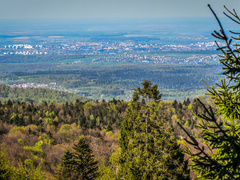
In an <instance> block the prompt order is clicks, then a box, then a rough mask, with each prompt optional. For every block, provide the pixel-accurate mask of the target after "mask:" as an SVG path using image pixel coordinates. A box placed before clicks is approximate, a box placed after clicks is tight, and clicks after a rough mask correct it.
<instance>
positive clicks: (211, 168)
mask: <svg viewBox="0 0 240 180" xmlns="http://www.w3.org/2000/svg"><path fill="white" fill-rule="evenodd" d="M208 6H209V8H210V10H211V11H212V13H213V15H214V16H215V18H216V20H217V22H218V24H219V26H220V31H219V32H218V31H214V33H212V35H213V36H214V37H216V38H217V39H218V40H222V41H224V42H225V45H224V46H220V45H219V44H218V43H217V42H216V44H217V46H218V50H220V51H221V52H222V53H223V55H220V63H221V64H222V65H223V66H224V67H223V70H224V71H223V74H224V75H225V76H226V79H221V78H220V76H219V78H220V83H216V86H217V88H216V87H215V86H214V85H212V87H209V86H208V85H207V84H206V83H205V84H206V85H207V86H208V95H209V96H210V97H211V98H212V99H213V100H214V103H215V105H216V106H217V110H216V112H214V110H213V108H212V107H211V106H207V105H205V104H204V103H203V102H202V101H201V100H199V99H198V100H197V101H198V103H200V104H201V106H202V107H203V109H204V111H205V113H204V114H197V116H198V119H199V125H198V127H199V128H200V130H201V134H202V137H203V139H204V140H203V142H201V143H200V142H199V141H198V140H197V139H196V138H194V137H193V136H191V135H190V134H189V133H188V132H187V131H186V130H185V129H184V128H183V127H182V126H181V125H180V126H181V127H182V129H183V130H184V131H185V132H186V134H187V135H188V138H187V139H185V140H186V142H187V143H189V145H190V146H192V147H193V148H194V149H195V150H194V152H195V153H194V152H193V151H191V150H190V148H188V150H187V153H188V154H189V155H190V160H191V166H192V169H193V170H195V171H197V173H198V177H199V178H202V179H240V121H239V118H240V91H239V88H240V76H239V75H240V56H239V52H240V49H239V46H240V44H238V41H239V40H240V39H239V33H236V32H233V31H230V33H232V36H231V37H232V38H229V37H228V36H227V34H226V33H225V31H224V29H223V26H222V24H221V22H220V20H219V18H218V17H217V15H216V14H215V12H214V11H213V10H212V8H211V6H210V5H208ZM225 9H226V11H227V13H225V12H224V14H225V15H226V16H227V17H228V18H230V19H231V20H232V21H233V22H236V23H237V24H240V18H239V16H238V15H237V13H236V11H235V10H233V11H229V10H228V9H227V8H226V7H225ZM236 35H237V36H238V37H237V38H236V37H234V36H236ZM233 41H234V44H232V43H233ZM216 115H218V116H221V118H220V119H218V118H216Z"/></svg>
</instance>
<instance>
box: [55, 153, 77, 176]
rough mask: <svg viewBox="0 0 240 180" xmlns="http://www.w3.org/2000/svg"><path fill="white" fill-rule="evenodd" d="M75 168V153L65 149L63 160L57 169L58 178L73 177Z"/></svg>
mask: <svg viewBox="0 0 240 180" xmlns="http://www.w3.org/2000/svg"><path fill="white" fill-rule="evenodd" d="M72 170H73V154H72V153H71V152H70V151H69V150H67V151H65V153H64V155H63V157H62V161H61V163H60V165H59V167H58V170H57V179H61V180H64V179H72Z"/></svg>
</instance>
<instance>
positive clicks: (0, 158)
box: [0, 149, 13, 180]
mask: <svg viewBox="0 0 240 180" xmlns="http://www.w3.org/2000/svg"><path fill="white" fill-rule="evenodd" d="M12 173H13V169H12V167H11V166H10V163H9V161H8V160H7V157H6V154H5V152H4V151H3V150H2V149H0V179H4V180H10V179H11V177H12Z"/></svg>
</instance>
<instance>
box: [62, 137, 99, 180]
mask: <svg viewBox="0 0 240 180" xmlns="http://www.w3.org/2000/svg"><path fill="white" fill-rule="evenodd" d="M73 149H74V152H72V153H71V152H70V151H66V152H65V153H64V155H63V158H62V162H61V164H60V167H59V168H58V179H71V180H73V179H74V180H77V179H79V180H92V179H95V178H96V177H97V176H98V165H97V163H98V162H97V161H95V160H94V155H93V154H92V150H91V149H90V147H89V145H88V143H87V142H86V141H85V139H84V137H80V139H79V141H78V143H77V144H75V145H74V147H73Z"/></svg>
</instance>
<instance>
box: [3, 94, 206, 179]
mask: <svg viewBox="0 0 240 180" xmlns="http://www.w3.org/2000/svg"><path fill="white" fill-rule="evenodd" d="M203 100H206V99H203ZM127 107H128V103H127V102H125V101H120V100H116V99H113V100H111V101H107V102H105V101H102V102H98V101H95V102H82V101H79V100H76V101H75V102H70V103H68V102H66V103H54V102H51V103H47V102H45V103H25V102H14V101H11V100H8V101H7V102H5V103H3V102H1V104H0V119H1V121H0V123H1V124H0V134H1V135H0V138H1V147H2V150H1V153H2V157H1V158H3V157H4V159H5V163H7V162H8V164H9V167H11V168H12V171H14V172H15V171H16V172H18V171H21V173H23V172H24V173H28V172H29V173H30V172H31V173H30V174H28V175H29V177H31V178H33V176H35V175H37V174H38V173H41V174H42V176H41V177H38V178H40V179H41V178H43V179H44V178H47V179H51V178H54V177H56V176H57V174H58V168H59V166H60V164H61V161H62V158H63V156H64V153H65V152H66V151H67V150H69V151H73V149H72V148H73V147H74V145H76V144H77V142H78V140H79V137H81V136H84V137H85V141H86V142H87V143H88V144H89V147H90V148H91V150H92V151H93V154H94V155H95V160H97V161H98V163H97V165H98V166H99V175H98V178H99V179H106V177H109V178H110V177H111V178H113V179H114V171H115V170H116V169H114V168H116V167H117V166H119V165H118V163H119V162H115V161H117V160H116V158H119V157H118V156H119V145H118V141H119V137H120V127H121V124H122V122H123V120H124V117H125V116H126V114H128V111H127ZM155 109H156V113H157V114H161V119H165V121H166V122H165V124H164V126H165V127H171V130H170V131H169V133H170V134H172V135H174V137H176V138H177V137H180V136H186V135H184V134H183V133H182V131H181V130H180V128H179V126H177V122H178V121H180V122H181V123H182V124H184V127H185V128H186V129H188V130H189V131H191V132H192V134H194V135H195V137H197V138H200V137H201V134H199V133H198V131H197V130H196V129H195V128H194V125H195V124H196V123H197V118H196V117H195V116H194V115H193V114H192V113H191V110H193V111H194V112H195V113H201V112H204V109H202V108H201V107H200V106H199V104H198V103H197V101H196V100H194V101H193V102H190V100H189V99H187V100H186V101H184V102H177V101H174V102H166V101H160V102H158V103H156V104H155ZM130 116H131V115H130ZM158 121H159V122H160V119H159V120H158ZM173 130H174V131H173ZM177 139H179V138H177ZM27 163H30V165H27ZM115 163H116V164H115ZM13 169H14V170H13ZM16 172H15V173H16ZM13 174H14V173H13ZM115 178H116V177H115Z"/></svg>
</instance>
